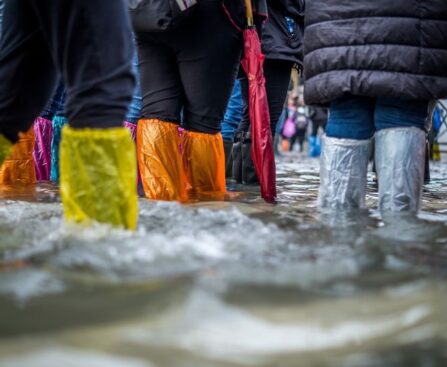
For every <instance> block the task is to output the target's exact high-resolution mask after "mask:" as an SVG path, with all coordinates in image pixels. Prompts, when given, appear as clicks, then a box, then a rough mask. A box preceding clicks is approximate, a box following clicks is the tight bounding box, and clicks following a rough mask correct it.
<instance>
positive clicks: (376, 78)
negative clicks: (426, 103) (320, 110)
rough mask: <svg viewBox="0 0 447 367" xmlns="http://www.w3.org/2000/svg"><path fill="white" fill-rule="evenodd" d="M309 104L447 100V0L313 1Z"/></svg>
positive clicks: (307, 44) (309, 9)
mask: <svg viewBox="0 0 447 367" xmlns="http://www.w3.org/2000/svg"><path fill="white" fill-rule="evenodd" d="M304 53H305V57H304V69H305V79H306V81H305V91H304V94H305V99H306V103H308V104H325V103H328V102H330V101H332V100H334V99H336V98H338V97H341V96H342V95H344V94H353V95H358V96H370V97H393V98H401V99H407V100H431V99H437V98H445V97H447V0H311V1H308V2H307V4H306V28H305V40H304Z"/></svg>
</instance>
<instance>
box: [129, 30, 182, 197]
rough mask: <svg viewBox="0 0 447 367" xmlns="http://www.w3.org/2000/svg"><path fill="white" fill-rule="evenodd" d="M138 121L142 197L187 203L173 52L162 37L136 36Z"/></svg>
mask: <svg viewBox="0 0 447 367" xmlns="http://www.w3.org/2000/svg"><path fill="white" fill-rule="evenodd" d="M137 45H138V54H139V65H140V75H141V91H142V96H143V108H142V119H141V120H139V121H138V126H137V154H138V166H139V169H140V174H141V179H142V183H143V189H144V192H145V195H146V196H147V197H148V198H149V199H154V200H180V201H184V200H186V199H187V195H186V177H185V173H184V169H183V159H182V155H181V151H180V148H181V147H180V135H179V124H180V122H181V116H180V114H181V109H182V101H183V90H182V88H181V80H180V76H179V72H178V67H177V62H176V59H175V53H174V51H173V50H172V49H171V48H170V47H169V45H168V44H167V42H164V35H159V34H156V35H149V34H139V35H137Z"/></svg>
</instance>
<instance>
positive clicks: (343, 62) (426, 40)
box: [304, 0, 447, 212]
mask: <svg viewBox="0 0 447 367" xmlns="http://www.w3.org/2000/svg"><path fill="white" fill-rule="evenodd" d="M305 19H306V28H305V41H304V48H305V57H304V70H305V87H304V95H305V100H306V103H307V104H309V105H329V106H330V116H329V121H328V124H327V129H326V134H327V135H326V137H325V138H324V143H323V151H322V157H321V172H320V176H321V185H320V199H319V200H320V205H321V207H322V208H331V209H339V208H346V209H352V208H363V207H364V206H365V191H366V183H367V168H368V160H369V156H370V147H371V139H372V138H373V136H375V161H376V167H377V174H378V183H379V208H380V210H381V211H382V212H389V211H411V212H417V211H418V210H419V208H420V205H421V196H422V185H423V183H424V164H425V151H426V149H425V144H426V132H425V131H424V127H425V122H426V119H427V117H428V114H429V106H430V101H432V100H435V99H439V98H446V97H447V68H446V63H445V60H446V56H447V2H446V1H439V0H427V1H423V2H421V1H419V0H395V1H388V0H375V1H370V0H356V1H351V2H346V1H342V0H313V1H310V2H308V3H307V5H306V18H305Z"/></svg>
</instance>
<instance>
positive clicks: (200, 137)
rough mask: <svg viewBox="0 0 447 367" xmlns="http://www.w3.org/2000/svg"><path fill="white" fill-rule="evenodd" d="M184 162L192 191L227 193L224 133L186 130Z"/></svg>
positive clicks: (183, 143)
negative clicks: (213, 133)
mask: <svg viewBox="0 0 447 367" xmlns="http://www.w3.org/2000/svg"><path fill="white" fill-rule="evenodd" d="M182 146H183V162H184V165H185V169H186V175H187V180H188V184H189V185H190V186H191V192H192V193H198V194H201V193H202V194H203V193H213V192H214V193H225V192H226V182H225V151H224V145H223V139H222V135H221V134H220V133H219V134H215V135H212V134H204V133H197V132H192V131H186V130H185V131H184V132H183V134H182Z"/></svg>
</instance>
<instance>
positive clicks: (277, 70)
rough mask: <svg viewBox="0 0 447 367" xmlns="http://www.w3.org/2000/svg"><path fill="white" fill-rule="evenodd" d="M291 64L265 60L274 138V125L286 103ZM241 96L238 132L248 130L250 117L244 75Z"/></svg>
mask: <svg viewBox="0 0 447 367" xmlns="http://www.w3.org/2000/svg"><path fill="white" fill-rule="evenodd" d="M292 67H293V63H292V62H290V61H283V60H269V59H267V60H265V64H264V74H265V86H266V90H267V98H268V105H269V110H270V124H271V128H272V135H273V136H275V133H276V124H277V123H278V120H279V118H280V116H281V113H282V111H283V108H284V102H285V101H286V97H287V91H288V89H289V84H290V75H291V72H292ZM240 75H242V77H241V78H240V80H241V87H242V96H243V98H244V104H245V106H244V112H243V118H242V121H241V124H240V125H239V128H238V132H247V131H249V130H250V115H249V109H248V80H247V77H246V75H245V73H242V72H241V74H240Z"/></svg>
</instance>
